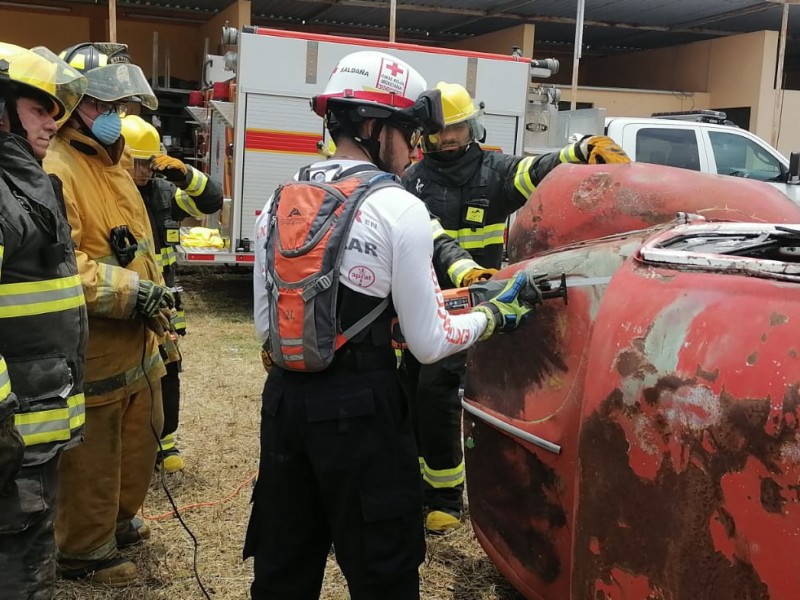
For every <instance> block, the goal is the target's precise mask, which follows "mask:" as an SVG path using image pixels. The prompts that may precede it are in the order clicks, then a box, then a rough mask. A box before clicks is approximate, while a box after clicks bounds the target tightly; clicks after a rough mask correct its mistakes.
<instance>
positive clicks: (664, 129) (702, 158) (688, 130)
mask: <svg viewBox="0 0 800 600" xmlns="http://www.w3.org/2000/svg"><path fill="white" fill-rule="evenodd" d="M622 147H623V148H624V149H625V152H627V153H628V155H629V156H630V157H631V159H632V160H635V161H636V162H646V163H651V164H656V165H666V166H670V167H678V168H681V169H690V170H692V171H702V172H708V171H709V164H708V157H707V156H706V152H705V147H704V145H703V143H702V139H701V138H700V136H699V132H698V128H696V127H691V126H689V125H685V124H682V123H680V124H676V123H664V124H663V125H662V124H660V123H658V124H650V123H646V124H645V123H627V124H625V125H624V126H623V130H622Z"/></svg>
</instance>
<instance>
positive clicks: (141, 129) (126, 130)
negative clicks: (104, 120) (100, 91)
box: [122, 115, 164, 160]
mask: <svg viewBox="0 0 800 600" xmlns="http://www.w3.org/2000/svg"><path fill="white" fill-rule="evenodd" d="M122 136H123V137H124V138H125V145H126V146H128V149H129V150H130V152H131V156H132V157H133V158H134V159H145V160H149V159H150V158H151V157H153V156H157V155H159V154H164V151H163V150H162V149H161V138H160V137H159V135H158V131H156V128H155V127H153V126H152V125H151V124H150V123H148V122H147V121H145V120H144V119H143V118H141V117H140V116H138V115H127V116H126V117H125V118H124V119H122Z"/></svg>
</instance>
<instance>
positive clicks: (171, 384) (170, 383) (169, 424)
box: [161, 361, 181, 439]
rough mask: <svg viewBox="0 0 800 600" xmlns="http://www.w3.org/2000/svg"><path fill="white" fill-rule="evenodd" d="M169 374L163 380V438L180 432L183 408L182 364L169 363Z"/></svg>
mask: <svg viewBox="0 0 800 600" xmlns="http://www.w3.org/2000/svg"><path fill="white" fill-rule="evenodd" d="M166 366H167V374H166V375H164V376H163V377H162V378H161V397H162V398H163V402H164V428H163V429H162V430H161V438H162V439H163V438H165V437H166V436H168V435H169V434H171V433H175V432H176V431H177V430H178V417H179V416H180V408H181V380H180V371H181V363H180V361H178V362H171V363H167V365H166Z"/></svg>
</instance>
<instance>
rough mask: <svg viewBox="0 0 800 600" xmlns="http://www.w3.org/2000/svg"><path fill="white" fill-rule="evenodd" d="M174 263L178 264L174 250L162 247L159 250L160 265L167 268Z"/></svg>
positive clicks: (170, 247)
mask: <svg viewBox="0 0 800 600" xmlns="http://www.w3.org/2000/svg"><path fill="white" fill-rule="evenodd" d="M176 262H178V255H177V254H176V253H175V249H174V248H173V247H172V246H164V247H163V248H162V249H161V263H162V265H163V266H164V267H168V266H170V265H174V264H175V263H176Z"/></svg>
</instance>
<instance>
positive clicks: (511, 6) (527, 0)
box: [439, 0, 535, 32]
mask: <svg viewBox="0 0 800 600" xmlns="http://www.w3.org/2000/svg"><path fill="white" fill-rule="evenodd" d="M534 1H535V0H523V1H522V2H520V1H519V0H513V1H512V2H508V3H506V4H505V5H504V6H500V7H498V8H494V9H492V10H488V11H486V12H487V13H488V14H486V15H482V16H480V17H470V18H468V19H464V20H462V21H458V22H457V23H454V24H453V25H449V26H448V27H444V28H443V29H440V30H439V31H441V32H445V31H451V30H453V29H457V28H459V27H466V26H467V25H471V24H472V23H475V22H477V21H480V20H481V19H485V18H486V17H496V16H503V13H505V12H506V11H509V10H516V9H518V8H520V7H522V6H525V5H526V4H531V3H532V2H534Z"/></svg>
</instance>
